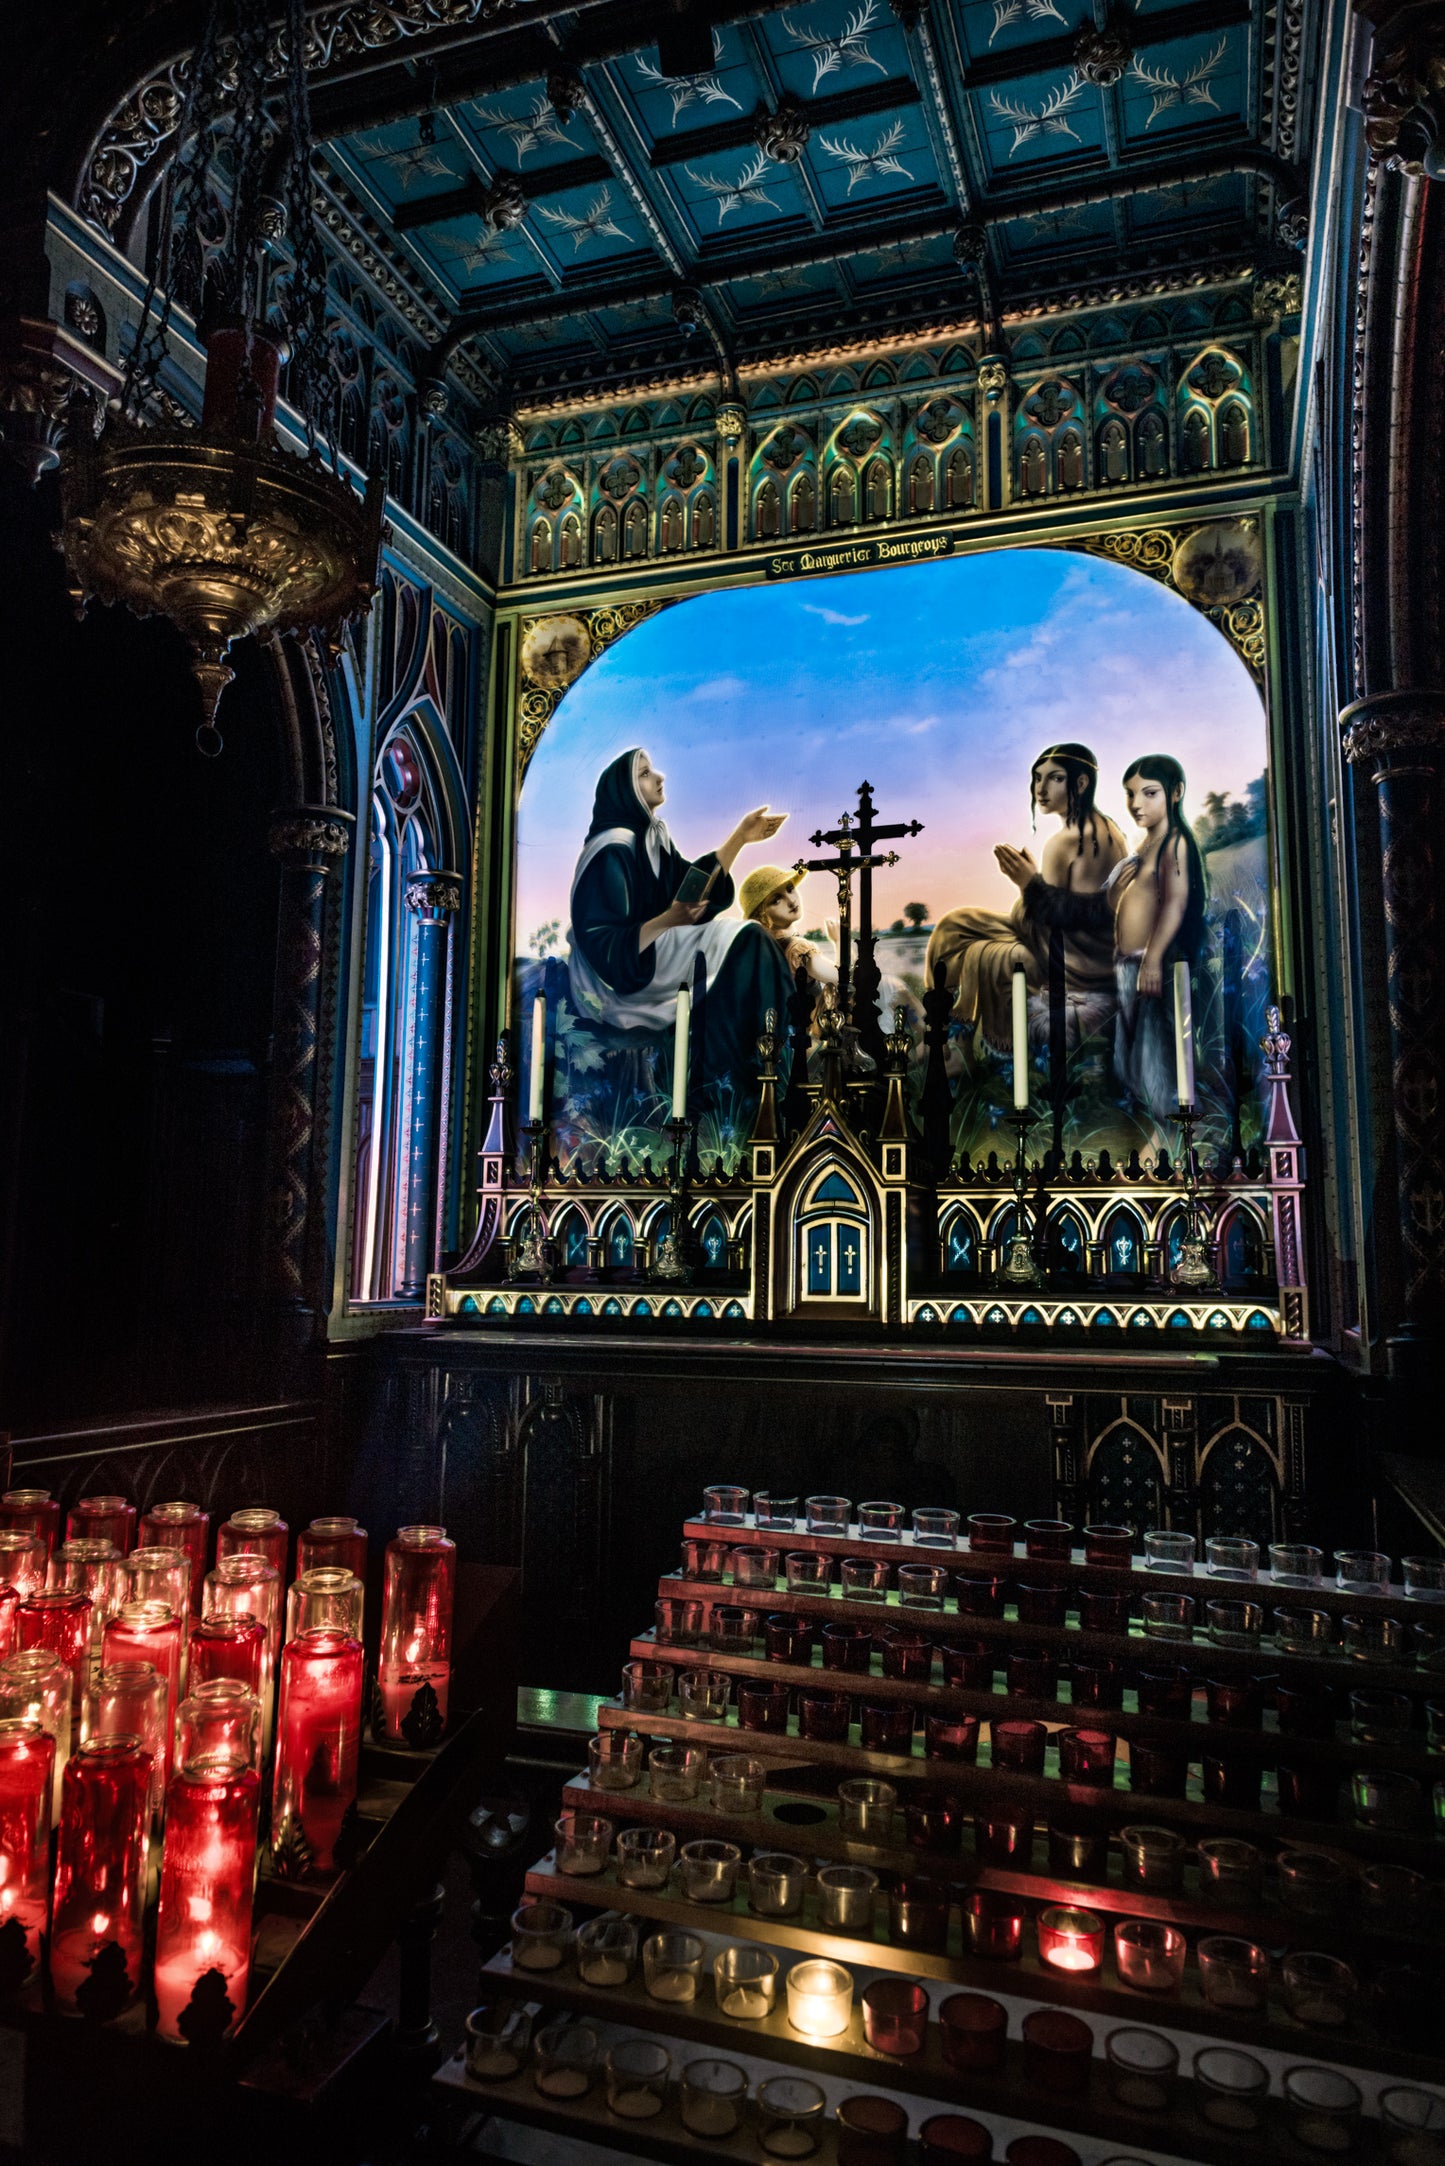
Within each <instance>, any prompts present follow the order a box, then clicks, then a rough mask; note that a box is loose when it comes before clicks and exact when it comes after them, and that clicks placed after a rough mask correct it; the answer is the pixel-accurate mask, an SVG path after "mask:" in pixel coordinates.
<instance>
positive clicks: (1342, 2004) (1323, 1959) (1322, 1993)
mask: <svg viewBox="0 0 1445 2166" xmlns="http://www.w3.org/2000/svg"><path fill="white" fill-rule="evenodd" d="M1280 1977H1281V1979H1282V1981H1283V1985H1284V2004H1285V2006H1286V2008H1288V2010H1289V2012H1290V2014H1291V2015H1292V2016H1293V2017H1294V2019H1295V2022H1296V2023H1304V2024H1307V2025H1308V2026H1309V2028H1310V2029H1311V2030H1316V2031H1339V2030H1343V2029H1344V2028H1345V2026H1346V2024H1347V2023H1348V2022H1349V2021H1350V2018H1351V2016H1352V2015H1353V2013H1354V2008H1355V2002H1356V2000H1357V1998H1358V1996H1359V1989H1360V1988H1359V1980H1358V1979H1357V1978H1356V1976H1355V1973H1354V1971H1353V1970H1352V1969H1351V1968H1350V1965H1349V1964H1348V1963H1346V1962H1345V1961H1343V1959H1342V1958H1341V1957H1339V1956H1337V1955H1329V1954H1327V1953H1326V1952H1325V1951H1324V1950H1323V1949H1315V1948H1295V1949H1292V1950H1291V1951H1290V1953H1289V1954H1288V1955H1287V1956H1286V1957H1285V1959H1284V1962H1283V1963H1282V1964H1281V1966H1280Z"/></svg>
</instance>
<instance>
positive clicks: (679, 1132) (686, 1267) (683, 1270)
mask: <svg viewBox="0 0 1445 2166" xmlns="http://www.w3.org/2000/svg"><path fill="white" fill-rule="evenodd" d="M667 1132H668V1134H669V1135H670V1136H671V1138H672V1179H671V1184H670V1185H671V1194H672V1225H671V1228H670V1229H669V1231H668V1232H667V1233H666V1234H664V1236H663V1238H662V1240H661V1241H659V1242H658V1244H657V1256H656V1259H655V1260H654V1262H653V1265H652V1269H651V1270H650V1271H649V1273H648V1277H649V1278H654V1279H660V1280H663V1281H666V1282H670V1283H671V1284H673V1285H675V1286H690V1285H691V1283H692V1262H693V1258H692V1227H691V1225H690V1224H689V1222H688V1216H687V1169H688V1161H689V1156H690V1152H689V1139H690V1138H691V1135H692V1122H691V1121H689V1120H671V1121H669V1122H668V1124H667Z"/></svg>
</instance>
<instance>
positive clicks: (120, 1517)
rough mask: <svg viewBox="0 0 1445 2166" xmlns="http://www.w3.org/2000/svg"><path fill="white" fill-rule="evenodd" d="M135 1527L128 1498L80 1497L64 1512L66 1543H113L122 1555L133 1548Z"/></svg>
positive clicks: (134, 1519)
mask: <svg viewBox="0 0 1445 2166" xmlns="http://www.w3.org/2000/svg"><path fill="white" fill-rule="evenodd" d="M135 1528H136V1512H135V1506H134V1505H133V1504H132V1503H131V1501H130V1499H129V1498H128V1497H114V1496H104V1497H79V1498H77V1500H76V1502H75V1503H74V1504H72V1505H71V1507H70V1510H69V1511H68V1512H67V1513H66V1515H65V1538H66V1540H67V1541H68V1542H114V1544H115V1546H116V1548H117V1549H118V1550H119V1551H120V1553H121V1555H122V1556H125V1555H126V1553H127V1551H129V1550H132V1549H134V1548H135Z"/></svg>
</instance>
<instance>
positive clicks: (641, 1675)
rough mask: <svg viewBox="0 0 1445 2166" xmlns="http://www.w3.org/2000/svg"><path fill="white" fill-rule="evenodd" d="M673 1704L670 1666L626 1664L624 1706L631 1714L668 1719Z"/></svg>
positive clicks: (668, 1664) (642, 1663)
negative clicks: (664, 1716) (667, 1714)
mask: <svg viewBox="0 0 1445 2166" xmlns="http://www.w3.org/2000/svg"><path fill="white" fill-rule="evenodd" d="M671 1701H672V1664H671V1663H670V1662H624V1663H623V1665H622V1704H623V1706H624V1707H625V1708H626V1709H627V1710H628V1712H629V1714H635V1715H665V1714H666V1713H667V1710H668V1707H669V1706H670V1704H671Z"/></svg>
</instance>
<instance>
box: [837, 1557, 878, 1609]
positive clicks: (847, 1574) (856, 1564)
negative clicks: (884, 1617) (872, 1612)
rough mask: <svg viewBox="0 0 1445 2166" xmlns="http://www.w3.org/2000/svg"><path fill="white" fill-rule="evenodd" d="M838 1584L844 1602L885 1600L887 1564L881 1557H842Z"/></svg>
mask: <svg viewBox="0 0 1445 2166" xmlns="http://www.w3.org/2000/svg"><path fill="white" fill-rule="evenodd" d="M838 1585H839V1587H840V1589H841V1590H842V1595H843V1600H844V1601H845V1602H886V1601H887V1600H888V1566H887V1564H886V1563H885V1562H884V1560H883V1559H882V1558H881V1557H844V1558H843V1560H842V1562H841V1563H840V1564H839V1566H838Z"/></svg>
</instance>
